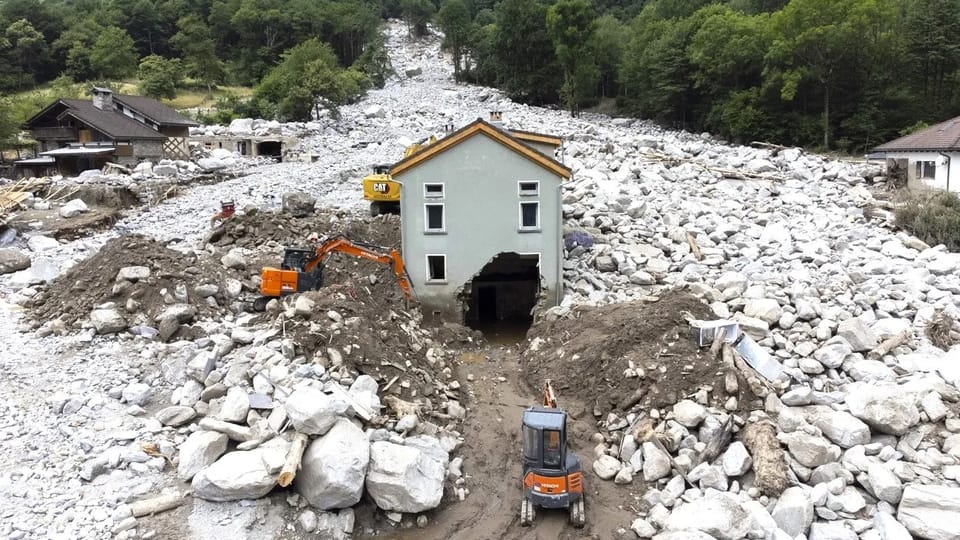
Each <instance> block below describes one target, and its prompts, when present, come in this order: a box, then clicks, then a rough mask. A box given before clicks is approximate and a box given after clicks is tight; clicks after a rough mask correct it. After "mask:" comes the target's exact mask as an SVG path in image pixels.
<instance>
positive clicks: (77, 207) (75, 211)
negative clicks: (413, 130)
mask: <svg viewBox="0 0 960 540" xmlns="http://www.w3.org/2000/svg"><path fill="white" fill-rule="evenodd" d="M89 210H90V209H89V208H87V205H86V203H84V202H83V200H81V199H72V200H70V201H68V202H67V203H66V204H64V205H63V206H61V207H60V217H62V218H72V217H76V216H79V215H80V214H82V213H84V212H88V211H89Z"/></svg>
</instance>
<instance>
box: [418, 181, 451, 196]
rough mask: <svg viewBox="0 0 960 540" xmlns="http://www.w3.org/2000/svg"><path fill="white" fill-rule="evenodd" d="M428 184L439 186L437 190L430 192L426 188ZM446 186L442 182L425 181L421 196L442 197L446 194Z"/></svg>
mask: <svg viewBox="0 0 960 540" xmlns="http://www.w3.org/2000/svg"><path fill="white" fill-rule="evenodd" d="M428 186H440V191H439V192H436V191H434V192H431V191H429V190H427V187H428ZM446 192H447V186H446V185H445V183H444V182H425V183H424V184H423V198H424V199H442V198H444V195H446Z"/></svg>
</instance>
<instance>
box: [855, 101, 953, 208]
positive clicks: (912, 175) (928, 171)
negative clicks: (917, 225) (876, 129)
mask: <svg viewBox="0 0 960 540" xmlns="http://www.w3.org/2000/svg"><path fill="white" fill-rule="evenodd" d="M873 151H874V152H878V153H881V154H883V155H884V157H885V159H886V167H887V170H888V171H889V170H891V169H892V168H894V167H897V168H900V169H905V170H906V172H907V186H908V187H910V188H916V189H944V190H948V191H954V192H960V116H958V117H956V118H951V119H950V120H947V121H946V122H941V123H939V124H936V125H933V126H930V127H928V128H926V129H923V130H920V131H917V132H915V133H911V134H909V135H905V136H903V137H900V138H899V139H895V140H893V141H890V142H888V143H885V144H881V145H880V146H878V147H876V148H874V149H873Z"/></svg>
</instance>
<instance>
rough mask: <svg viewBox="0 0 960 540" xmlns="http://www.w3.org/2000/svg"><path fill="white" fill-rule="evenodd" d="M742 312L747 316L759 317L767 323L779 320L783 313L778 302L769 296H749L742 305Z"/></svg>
mask: <svg viewBox="0 0 960 540" xmlns="http://www.w3.org/2000/svg"><path fill="white" fill-rule="evenodd" d="M743 313H744V315H746V316H747V317H753V318H756V319H760V320H761V321H763V322H765V323H767V324H773V323H775V322H777V321H779V320H780V315H781V313H783V310H782V308H781V307H780V304H779V303H778V302H777V301H776V300H773V299H771V298H750V299H748V300H747V303H746V305H745V306H744V307H743Z"/></svg>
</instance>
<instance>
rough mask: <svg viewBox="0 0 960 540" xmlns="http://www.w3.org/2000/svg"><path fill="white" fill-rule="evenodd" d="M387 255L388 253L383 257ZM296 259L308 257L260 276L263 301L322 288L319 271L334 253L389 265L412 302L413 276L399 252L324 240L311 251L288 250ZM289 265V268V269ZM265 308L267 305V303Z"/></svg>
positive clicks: (341, 238)
mask: <svg viewBox="0 0 960 540" xmlns="http://www.w3.org/2000/svg"><path fill="white" fill-rule="evenodd" d="M384 252H386V253H384ZM288 253H291V254H294V255H300V254H302V255H306V257H302V255H300V257H298V258H295V259H293V261H294V262H291V263H287V262H285V265H284V268H281V269H278V268H264V269H263V272H262V273H261V286H260V292H261V294H262V295H263V296H264V297H267V298H275V297H277V296H282V295H283V294H286V293H291V292H299V291H302V290H308V289H311V288H318V287H319V286H320V285H321V284H322V277H320V274H319V272H316V271H317V270H318V269H322V268H323V264H324V263H325V262H326V260H327V258H329V257H330V255H332V254H334V253H346V254H347V255H352V256H354V257H360V258H361V259H367V260H369V261H374V262H378V263H381V264H388V265H390V267H391V268H392V269H393V273H394V275H396V276H397V283H398V284H399V286H400V290H401V291H403V295H404V296H405V297H406V298H407V300H408V301H413V300H414V297H413V287H412V286H411V285H410V276H409V275H408V274H407V269H406V267H405V266H404V264H403V257H401V256H400V252H399V251H397V250H396V249H389V248H384V247H381V246H375V245H372V244H366V243H363V242H354V241H352V240H350V239H348V238H347V237H345V236H343V235H337V236H333V237H330V238H325V239H323V240H321V241H320V243H319V244H317V246H316V247H315V248H314V249H313V253H312V254H311V253H310V252H309V251H302V250H288ZM301 257H302V258H301ZM288 264H289V266H287V265H288ZM264 304H265V302H264Z"/></svg>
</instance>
